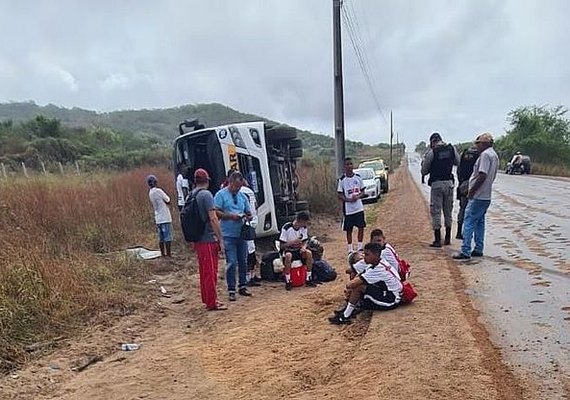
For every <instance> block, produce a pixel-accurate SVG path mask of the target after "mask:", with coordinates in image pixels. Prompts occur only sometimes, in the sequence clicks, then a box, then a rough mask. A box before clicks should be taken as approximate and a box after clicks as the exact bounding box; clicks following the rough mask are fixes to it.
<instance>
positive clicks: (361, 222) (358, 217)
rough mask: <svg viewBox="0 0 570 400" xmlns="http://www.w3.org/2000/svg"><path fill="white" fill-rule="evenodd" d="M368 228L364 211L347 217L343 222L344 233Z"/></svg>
mask: <svg viewBox="0 0 570 400" xmlns="http://www.w3.org/2000/svg"><path fill="white" fill-rule="evenodd" d="M354 227H357V228H364V227H366V220H365V219H364V211H360V212H357V213H356V214H350V215H345V216H344V218H343V222H342V230H343V231H351V230H352V228H354Z"/></svg>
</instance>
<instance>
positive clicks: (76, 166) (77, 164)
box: [75, 161, 80, 175]
mask: <svg viewBox="0 0 570 400" xmlns="http://www.w3.org/2000/svg"><path fill="white" fill-rule="evenodd" d="M75 169H76V170H77V175H80V172H79V162H77V161H75Z"/></svg>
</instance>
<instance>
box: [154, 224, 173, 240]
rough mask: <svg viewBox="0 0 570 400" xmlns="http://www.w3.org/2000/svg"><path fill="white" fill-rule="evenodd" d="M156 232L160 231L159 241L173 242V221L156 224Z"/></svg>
mask: <svg viewBox="0 0 570 400" xmlns="http://www.w3.org/2000/svg"><path fill="white" fill-rule="evenodd" d="M156 232H157V233H158V241H159V242H160V243H162V242H172V223H171V222H165V223H164V224H157V225H156Z"/></svg>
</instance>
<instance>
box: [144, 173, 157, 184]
mask: <svg viewBox="0 0 570 400" xmlns="http://www.w3.org/2000/svg"><path fill="white" fill-rule="evenodd" d="M156 182H158V179H156V176H154V175H149V176H147V177H146V183H147V184H149V185H150V184H151V183H156Z"/></svg>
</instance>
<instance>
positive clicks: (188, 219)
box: [180, 189, 206, 242]
mask: <svg viewBox="0 0 570 400" xmlns="http://www.w3.org/2000/svg"><path fill="white" fill-rule="evenodd" d="M202 190H205V189H198V190H196V192H195V193H190V194H189V195H188V197H187V198H186V203H185V204H184V207H183V208H182V211H181V212H180V225H181V226H182V233H183V234H184V239H185V240H186V241H187V242H197V241H199V240H200V238H201V237H202V235H203V234H204V230H205V229H206V221H204V220H202V216H201V215H200V209H199V206H198V200H197V197H198V193H200V192H201V191H202Z"/></svg>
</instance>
